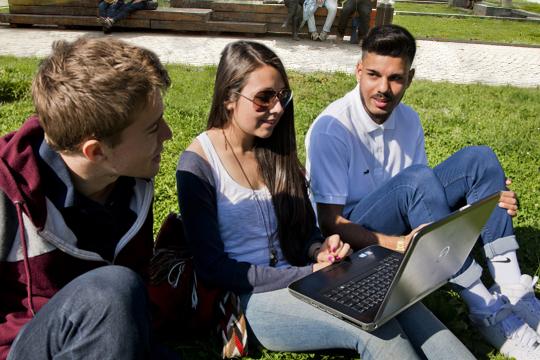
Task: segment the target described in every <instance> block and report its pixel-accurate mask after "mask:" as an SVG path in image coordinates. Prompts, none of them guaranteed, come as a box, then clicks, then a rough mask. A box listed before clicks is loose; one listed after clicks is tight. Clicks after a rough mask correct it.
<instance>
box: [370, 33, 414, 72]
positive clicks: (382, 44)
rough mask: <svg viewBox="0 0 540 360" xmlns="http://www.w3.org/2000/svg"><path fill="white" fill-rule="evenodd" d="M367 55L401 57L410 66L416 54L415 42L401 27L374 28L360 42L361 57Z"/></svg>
mask: <svg viewBox="0 0 540 360" xmlns="http://www.w3.org/2000/svg"><path fill="white" fill-rule="evenodd" d="M367 53H374V54H377V55H383V56H392V57H403V58H406V59H407V60H408V61H409V65H410V64H412V62H413V60H414V55H415V54H416V42H415V40H414V37H413V36H412V35H411V33H410V32H409V31H408V30H407V29H405V28H403V27H401V26H398V25H382V26H375V27H374V28H372V29H371V30H370V31H369V32H368V34H367V35H366V37H365V38H364V41H363V42H362V57H364V56H366V55H367Z"/></svg>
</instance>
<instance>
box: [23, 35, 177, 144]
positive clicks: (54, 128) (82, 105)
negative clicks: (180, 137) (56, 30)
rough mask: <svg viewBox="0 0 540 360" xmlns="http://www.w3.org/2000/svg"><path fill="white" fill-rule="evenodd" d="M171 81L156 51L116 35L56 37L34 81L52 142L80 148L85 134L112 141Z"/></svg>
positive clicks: (34, 91) (43, 123) (35, 97)
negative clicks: (115, 37) (106, 36)
mask: <svg viewBox="0 0 540 360" xmlns="http://www.w3.org/2000/svg"><path fill="white" fill-rule="evenodd" d="M169 86H170V78H169V75H168V73H167V70H166V69H165V68H164V66H163V65H162V64H161V62H160V61H159V58H158V57H157V55H156V54H154V53H153V52H152V51H150V50H147V49H143V48H140V47H136V46H133V45H130V44H128V43H126V42H123V41H121V40H116V39H112V38H87V37H82V38H79V39H77V40H75V41H73V42H67V41H63V40H62V41H56V42H55V43H54V44H53V46H52V53H51V55H50V56H49V57H47V58H46V59H44V60H43V61H42V62H41V64H40V66H39V70H38V73H37V75H36V77H35V78H34V81H33V83H32V98H33V101H34V106H35V109H36V112H37V115H38V117H39V120H40V123H41V126H42V127H43V129H44V131H45V133H46V135H47V139H48V142H49V144H50V145H51V146H52V147H53V148H54V149H55V150H57V151H78V150H79V145H80V144H81V143H82V142H83V141H84V140H87V139H90V138H92V139H97V140H102V141H106V142H108V143H109V144H110V145H111V146H114V145H115V144H116V143H118V142H119V141H120V136H119V135H120V133H121V132H122V131H123V130H124V129H125V128H126V127H128V126H129V125H130V124H131V122H132V121H133V114H134V113H135V112H136V111H139V110H140V109H141V108H142V107H144V106H145V105H146V103H147V101H148V99H149V98H150V96H151V95H152V94H153V93H154V92H155V91H165V90H166V89H167V88H168V87H169Z"/></svg>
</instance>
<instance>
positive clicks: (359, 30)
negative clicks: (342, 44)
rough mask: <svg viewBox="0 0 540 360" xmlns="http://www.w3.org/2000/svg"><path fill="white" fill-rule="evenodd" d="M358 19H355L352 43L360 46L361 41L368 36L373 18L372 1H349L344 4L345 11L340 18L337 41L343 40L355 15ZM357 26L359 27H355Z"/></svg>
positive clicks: (343, 10)
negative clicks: (370, 21)
mask: <svg viewBox="0 0 540 360" xmlns="http://www.w3.org/2000/svg"><path fill="white" fill-rule="evenodd" d="M355 13H356V14H357V15H358V18H357V19H355V18H353V29H352V31H353V32H352V34H351V43H352V44H358V43H359V42H360V40H361V39H362V38H363V37H364V36H366V34H367V33H368V30H369V20H370V16H371V1H370V0H347V1H345V3H344V4H343V9H342V10H341V14H340V16H339V23H338V34H337V40H338V41H339V40H341V39H343V36H344V35H345V30H346V28H347V24H348V22H349V19H350V18H351V16H352V15H354V14H355ZM355 25H357V26H356V27H355Z"/></svg>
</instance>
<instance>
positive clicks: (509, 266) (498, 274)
mask: <svg viewBox="0 0 540 360" xmlns="http://www.w3.org/2000/svg"><path fill="white" fill-rule="evenodd" d="M487 264H488V268H489V272H490V273H491V276H492V277H493V280H494V281H495V282H496V283H497V284H499V285H500V286H504V285H506V284H519V281H520V278H521V269H520V268H519V263H518V260H517V254H516V252H515V251H508V252H506V253H504V254H501V255H497V256H495V257H493V258H491V259H488V262H487Z"/></svg>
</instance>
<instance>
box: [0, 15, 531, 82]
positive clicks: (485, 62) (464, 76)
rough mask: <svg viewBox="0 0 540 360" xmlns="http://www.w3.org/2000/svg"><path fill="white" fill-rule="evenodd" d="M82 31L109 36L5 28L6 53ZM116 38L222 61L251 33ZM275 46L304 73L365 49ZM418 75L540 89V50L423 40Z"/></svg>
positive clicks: (43, 49)
mask: <svg viewBox="0 0 540 360" xmlns="http://www.w3.org/2000/svg"><path fill="white" fill-rule="evenodd" d="M81 35H89V36H103V35H102V34H101V33H100V32H98V31H81V30H69V31H67V30H65V31H64V30H57V29H11V28H9V27H7V26H0V55H15V56H45V55H47V54H48V53H49V51H50V48H51V44H52V42H53V41H54V40H59V39H67V40H73V39H75V38H77V37H78V36H81ZM113 36H115V37H118V38H121V39H124V40H126V41H129V42H131V43H134V44H137V45H140V46H145V47H147V48H149V49H152V50H153V51H155V52H156V53H157V54H158V55H159V56H160V58H161V59H162V60H163V61H165V62H168V63H182V64H193V65H208V64H217V62H218V60H219V54H220V52H221V50H222V49H223V47H224V46H225V45H226V44H227V43H229V42H230V41H234V40H236V39H246V37H232V36H212V37H206V36H202V35H186V34H172V33H148V32H145V33H139V32H124V33H115V34H114V35H113ZM255 40H257V41H260V42H262V43H264V44H266V45H267V46H269V47H271V48H272V49H274V50H275V51H276V53H277V54H278V55H279V56H280V57H281V59H282V60H283V61H284V63H285V66H286V68H287V69H295V70H299V71H304V72H310V71H343V72H348V73H352V71H353V69H354V66H355V64H356V62H357V61H358V58H359V56H360V48H359V46H357V45H350V44H348V43H343V44H333V43H332V42H324V43H321V42H313V41H310V40H302V41H293V40H291V39H289V38H287V37H270V36H265V37H257V38H255ZM415 65H416V78H417V79H426V80H434V81H449V82H453V83H475V82H479V83H484V84H493V85H501V84H509V85H514V86H520V87H540V48H528V47H510V46H496V45H479V44H464V43H452V42H436V41H422V40H420V41H418V52H417V57H416V63H415Z"/></svg>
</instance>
